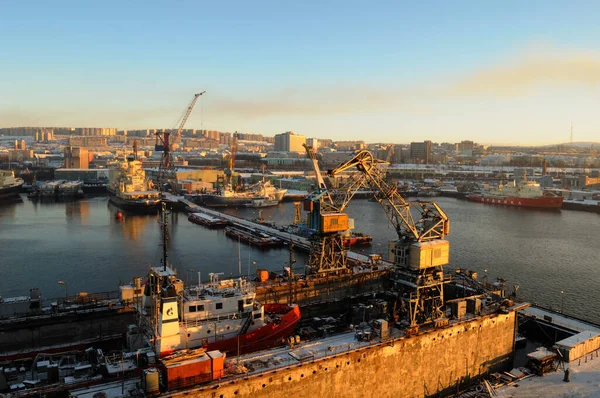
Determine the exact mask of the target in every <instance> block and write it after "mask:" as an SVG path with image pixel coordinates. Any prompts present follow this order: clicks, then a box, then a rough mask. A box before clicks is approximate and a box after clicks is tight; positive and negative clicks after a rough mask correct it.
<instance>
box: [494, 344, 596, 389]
mask: <svg viewBox="0 0 600 398" xmlns="http://www.w3.org/2000/svg"><path fill="white" fill-rule="evenodd" d="M591 355H592V354H588V355H587V362H586V361H585V359H584V358H581V364H580V363H579V360H575V361H574V362H572V363H568V364H565V367H566V368H568V369H570V371H571V381H570V382H569V383H566V382H564V381H563V379H564V376H565V374H564V370H563V369H559V370H558V371H557V372H554V373H550V374H547V375H546V376H544V377H530V378H528V379H525V380H521V381H518V382H516V383H514V384H513V385H510V386H505V387H502V388H501V389H499V390H497V391H496V393H497V395H496V396H497V397H503V398H512V397H514V398H519V397H549V398H550V397H560V398H571V397H599V398H600V354H598V355H599V356H598V357H596V355H597V354H596V353H594V354H593V359H591Z"/></svg>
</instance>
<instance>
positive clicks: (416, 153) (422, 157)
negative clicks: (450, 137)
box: [410, 141, 431, 164]
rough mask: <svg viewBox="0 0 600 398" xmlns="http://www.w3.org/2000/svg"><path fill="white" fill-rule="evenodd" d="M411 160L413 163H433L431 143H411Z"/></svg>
mask: <svg viewBox="0 0 600 398" xmlns="http://www.w3.org/2000/svg"><path fill="white" fill-rule="evenodd" d="M410 159H411V162H413V163H425V164H429V163H431V141H423V142H411V143H410Z"/></svg>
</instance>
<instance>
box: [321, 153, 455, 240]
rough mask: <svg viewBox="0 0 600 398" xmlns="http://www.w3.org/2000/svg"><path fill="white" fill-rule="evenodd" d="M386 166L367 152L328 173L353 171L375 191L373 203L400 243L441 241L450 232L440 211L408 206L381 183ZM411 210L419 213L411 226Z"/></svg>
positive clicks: (434, 206)
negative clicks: (380, 210)
mask: <svg viewBox="0 0 600 398" xmlns="http://www.w3.org/2000/svg"><path fill="white" fill-rule="evenodd" d="M387 164H388V163H387V162H384V161H382V160H379V159H376V158H375V157H374V156H373V154H372V153H371V152H369V151H366V150H362V151H359V152H357V153H356V154H355V155H354V157H352V158H351V159H349V160H348V161H346V162H344V163H342V164H341V165H340V166H338V167H336V168H335V169H333V170H330V171H329V172H328V175H330V176H332V177H335V176H336V175H337V174H339V173H341V172H343V171H346V170H349V169H351V168H356V169H358V170H359V171H360V172H362V174H363V175H364V176H365V179H366V184H367V185H368V186H369V187H370V188H371V189H373V190H374V191H375V196H374V197H375V200H377V201H378V202H379V203H380V204H381V205H382V206H383V209H384V211H385V214H386V215H387V217H388V219H389V220H390V222H391V223H392V225H393V226H394V228H395V229H396V233H397V234H398V237H399V238H400V239H401V240H408V241H414V242H425V241H428V240H433V239H442V238H443V237H444V235H447V234H448V233H449V231H450V221H449V219H448V216H447V215H446V213H444V211H443V210H442V209H441V208H440V207H439V206H438V205H437V204H436V203H434V202H418V203H417V204H415V205H412V206H411V204H410V203H408V202H407V201H406V199H404V197H403V196H402V195H401V194H400V193H399V192H398V188H397V187H396V186H395V185H391V184H389V183H388V182H386V181H385V174H386V170H385V169H384V167H383V166H385V165H387ZM411 208H415V209H417V210H418V211H419V213H420V218H419V220H417V221H416V222H415V218H414V217H413V213H412V212H411Z"/></svg>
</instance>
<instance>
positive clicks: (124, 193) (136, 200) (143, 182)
mask: <svg viewBox="0 0 600 398" xmlns="http://www.w3.org/2000/svg"><path fill="white" fill-rule="evenodd" d="M107 189H108V191H109V193H110V194H111V198H110V201H111V202H112V203H114V204H115V205H116V206H118V207H120V208H122V209H123V210H129V211H135V212H148V213H152V212H157V211H158V207H159V203H160V193H159V192H158V191H157V190H156V189H154V187H153V185H152V182H151V181H150V180H149V179H148V178H147V177H146V173H145V172H144V169H143V168H142V162H141V161H139V160H137V158H136V156H135V155H128V156H127V158H126V161H125V162H120V163H118V164H117V165H116V167H114V168H112V169H110V172H109V185H108V188H107Z"/></svg>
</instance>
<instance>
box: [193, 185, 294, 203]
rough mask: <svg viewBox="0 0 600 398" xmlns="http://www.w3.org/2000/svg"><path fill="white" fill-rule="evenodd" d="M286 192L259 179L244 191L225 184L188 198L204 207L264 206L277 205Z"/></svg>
mask: <svg viewBox="0 0 600 398" xmlns="http://www.w3.org/2000/svg"><path fill="white" fill-rule="evenodd" d="M286 192H287V189H279V188H276V187H274V186H273V184H271V183H270V182H269V181H266V182H263V181H260V182H258V183H257V184H255V185H253V186H251V187H250V188H249V189H248V190H247V191H244V192H239V191H235V190H233V189H232V188H231V186H229V185H226V186H225V187H224V188H222V189H221V190H219V191H217V192H215V193H210V194H202V195H189V199H190V200H193V201H194V202H196V203H197V204H200V205H202V206H206V207H266V206H275V205H277V204H278V203H279V202H281V200H282V199H283V196H284V195H285V193H286Z"/></svg>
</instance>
